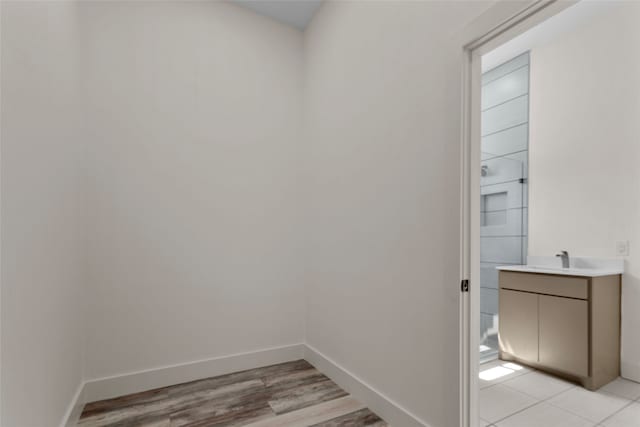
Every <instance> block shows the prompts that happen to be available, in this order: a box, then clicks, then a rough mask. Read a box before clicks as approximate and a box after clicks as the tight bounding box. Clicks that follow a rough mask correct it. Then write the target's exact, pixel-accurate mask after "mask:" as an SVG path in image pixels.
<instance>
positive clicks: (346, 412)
mask: <svg viewBox="0 0 640 427" xmlns="http://www.w3.org/2000/svg"><path fill="white" fill-rule="evenodd" d="M107 426H108V427H214V426H215V427H222V426H225V427H227V426H229V427H234V426H247V427H311V426H313V427H347V426H348V427H387V424H386V423H385V422H384V421H383V420H382V419H381V418H380V417H378V416H377V415H376V414H374V413H373V412H371V411H370V410H369V409H367V408H366V407H364V405H362V404H361V403H360V402H358V401H357V400H356V399H354V398H353V397H351V396H348V394H347V393H346V392H345V391H344V390H342V389H341V388H340V387H338V385H337V384H336V383H334V382H333V381H331V380H330V379H329V378H328V377H327V376H325V375H323V374H322V373H320V372H319V371H318V370H317V369H315V368H314V367H313V366H311V365H310V364H309V363H308V362H307V361H305V360H297V361H295V362H288V363H281V364H278V365H272V366H267V367H264V368H258V369H251V370H248V371H242V372H236V373H233V374H228V375H222V376H218V377H212V378H206V379H202V380H197V381H192V382H188V383H184V384H178V385H174V386H170V387H164V388H159V389H155V390H149V391H144V392H141V393H135V394H130V395H127V396H121V397H116V398H114V399H107V400H101V401H97V402H92V403H88V404H86V405H85V407H84V409H83V412H82V415H81V416H80V421H79V423H78V427H107Z"/></svg>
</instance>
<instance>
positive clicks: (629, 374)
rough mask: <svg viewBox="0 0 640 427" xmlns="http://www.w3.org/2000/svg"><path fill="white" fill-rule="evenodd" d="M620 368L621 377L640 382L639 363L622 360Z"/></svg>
mask: <svg viewBox="0 0 640 427" xmlns="http://www.w3.org/2000/svg"><path fill="white" fill-rule="evenodd" d="M620 370H621V376H622V378H626V379H628V380H631V381H635V382H638V383H640V364H638V363H629V362H625V361H624V360H623V361H622V362H621V364H620Z"/></svg>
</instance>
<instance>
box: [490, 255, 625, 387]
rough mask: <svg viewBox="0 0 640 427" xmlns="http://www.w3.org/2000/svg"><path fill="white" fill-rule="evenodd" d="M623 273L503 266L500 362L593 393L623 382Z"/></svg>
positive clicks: (615, 269) (617, 270)
mask: <svg viewBox="0 0 640 427" xmlns="http://www.w3.org/2000/svg"><path fill="white" fill-rule="evenodd" d="M622 268H623V265H622V263H621V262H620V263H619V264H614V265H608V266H607V265H605V266H603V265H600V266H599V267H596V268H567V269H563V268H556V267H550V266H544V265H543V266H533V265H525V266H504V267H498V270H499V288H500V289H499V293H500V295H499V315H500V324H499V342H500V359H503V360H513V361H517V362H520V363H523V364H526V365H530V366H532V367H534V368H536V369H541V370H545V371H548V372H550V373H553V374H556V375H558V376H562V377H564V378H567V379H570V380H573V381H576V382H578V383H580V384H582V385H583V386H584V387H585V388H587V389H589V390H595V389H598V388H600V387H601V386H603V385H605V384H607V383H608V382H610V381H612V380H614V379H615V378H617V377H618V376H619V375H620V292H621V274H622Z"/></svg>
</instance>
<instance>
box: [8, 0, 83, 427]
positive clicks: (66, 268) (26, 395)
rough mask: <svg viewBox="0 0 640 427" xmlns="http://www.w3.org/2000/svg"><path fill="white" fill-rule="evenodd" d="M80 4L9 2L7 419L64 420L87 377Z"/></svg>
mask: <svg viewBox="0 0 640 427" xmlns="http://www.w3.org/2000/svg"><path fill="white" fill-rule="evenodd" d="M76 18H77V16H76V5H75V4H73V3H68V2H9V1H3V2H2V22H1V28H2V33H1V37H2V46H1V49H2V56H1V71H0V73H1V75H2V82H1V86H2V98H1V113H2V130H1V139H2V161H1V164H0V169H1V175H2V176H1V182H2V184H1V189H0V191H1V193H2V209H1V218H2V222H1V228H2V242H1V251H2V276H1V281H2V306H1V307H0V309H1V313H2V334H1V335H2V339H1V349H2V354H1V358H2V385H1V393H2V418H1V419H0V424H2V425H3V426H6V427H41V426H54V425H57V424H59V423H60V422H61V420H62V419H63V416H64V414H65V411H66V410H67V407H68V405H69V403H70V402H71V400H72V398H73V396H74V394H75V393H76V390H77V388H78V386H79V385H80V384H81V381H82V375H83V373H82V367H83V347H84V343H83V340H84V320H83V316H82V314H83V313H82V307H83V304H84V301H85V298H84V295H85V284H86V281H85V268H84V266H85V264H86V263H85V258H84V253H85V241H84V207H85V205H84V198H83V197H84V188H83V186H84V184H83V183H84V181H83V179H82V174H83V171H82V169H81V167H82V159H83V156H84V143H83V141H82V139H81V138H80V137H79V133H78V127H77V124H78V123H79V108H78V101H79V98H78V87H77V83H76V81H77V76H78V70H77V65H78V62H77V59H78V57H77V55H78V49H77V44H76V43H77V41H78V33H77V21H76Z"/></svg>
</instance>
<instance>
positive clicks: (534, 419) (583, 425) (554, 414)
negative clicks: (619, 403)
mask: <svg viewBox="0 0 640 427" xmlns="http://www.w3.org/2000/svg"><path fill="white" fill-rule="evenodd" d="M496 425H497V426H498V427H592V426H594V425H595V424H594V423H593V422H591V421H588V420H585V419H584V418H580V417H579V416H577V415H574V414H572V413H570V412H567V411H565V410H563V409H560V408H557V407H555V406H553V405H549V404H547V403H544V402H540V403H538V404H537V405H535V406H532V407H530V408H527V409H525V410H524V411H521V412H518V413H517V414H515V415H512V416H510V417H508V418H505V419H504V420H502V421H498V422H497V423H496Z"/></svg>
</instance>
